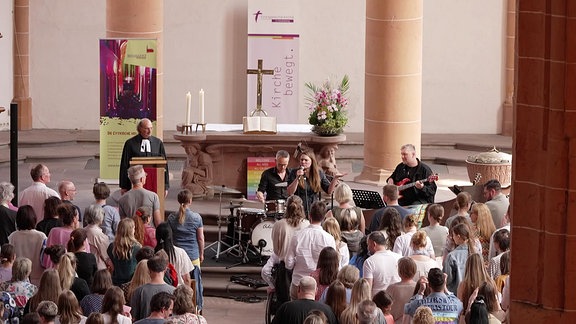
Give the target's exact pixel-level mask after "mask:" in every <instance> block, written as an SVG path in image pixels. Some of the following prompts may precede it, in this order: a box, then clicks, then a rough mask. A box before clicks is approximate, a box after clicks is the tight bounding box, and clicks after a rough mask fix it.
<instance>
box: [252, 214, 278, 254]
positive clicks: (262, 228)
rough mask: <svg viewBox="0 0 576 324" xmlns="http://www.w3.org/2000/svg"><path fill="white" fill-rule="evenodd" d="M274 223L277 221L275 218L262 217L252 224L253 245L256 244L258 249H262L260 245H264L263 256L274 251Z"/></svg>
mask: <svg viewBox="0 0 576 324" xmlns="http://www.w3.org/2000/svg"><path fill="white" fill-rule="evenodd" d="M274 223H276V220H274V219H266V220H263V219H262V220H260V222H258V223H256V224H254V226H252V236H251V240H252V245H254V246H255V247H256V248H257V249H258V251H260V247H262V255H263V256H271V255H272V253H273V252H274V245H273V243H272V228H273V227H274Z"/></svg>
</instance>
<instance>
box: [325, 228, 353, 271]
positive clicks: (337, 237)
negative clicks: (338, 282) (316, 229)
mask: <svg viewBox="0 0 576 324" xmlns="http://www.w3.org/2000/svg"><path fill="white" fill-rule="evenodd" d="M322 228H323V229H324V230H325V231H326V232H328V234H330V235H332V237H334V241H335V242H336V249H337V251H338V253H339V254H340V260H339V261H340V268H342V267H343V266H345V265H347V264H348V263H349V262H350V251H349V250H348V244H346V242H342V234H341V233H340V225H338V221H337V220H336V219H335V218H333V217H332V218H328V219H326V220H325V221H324V223H322Z"/></svg>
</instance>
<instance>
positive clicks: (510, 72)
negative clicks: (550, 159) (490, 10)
mask: <svg viewBox="0 0 576 324" xmlns="http://www.w3.org/2000/svg"><path fill="white" fill-rule="evenodd" d="M506 2H507V5H506V47H505V48H506V52H505V55H506V57H505V62H506V67H505V73H504V82H505V91H506V92H505V94H506V98H505V99H504V104H503V105H502V112H503V114H502V135H506V136H511V135H512V132H513V131H514V124H513V121H514V114H513V111H514V110H513V103H514V49H515V45H516V0H507V1H506Z"/></svg>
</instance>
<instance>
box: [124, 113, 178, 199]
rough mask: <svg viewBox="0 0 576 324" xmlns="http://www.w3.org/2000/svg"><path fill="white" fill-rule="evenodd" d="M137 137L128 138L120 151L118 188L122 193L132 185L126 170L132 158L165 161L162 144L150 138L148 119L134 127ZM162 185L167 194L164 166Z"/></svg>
mask: <svg viewBox="0 0 576 324" xmlns="http://www.w3.org/2000/svg"><path fill="white" fill-rule="evenodd" d="M136 129H137V130H138V135H136V136H134V137H132V138H129V139H128V140H127V141H126V143H124V149H122V159H121V160H120V174H119V178H120V188H121V189H122V193H125V192H126V191H128V190H130V188H131V187H132V183H131V182H130V179H128V168H129V167H130V160H132V158H134V157H147V156H161V157H163V158H164V159H166V151H165V150H164V143H162V141H161V140H160V139H159V138H157V137H154V136H152V129H153V126H152V122H151V121H150V119H148V118H143V119H142V120H141V121H140V122H139V123H138V126H137V127H136ZM164 185H165V188H166V192H168V188H169V182H168V165H166V169H165V173H164Z"/></svg>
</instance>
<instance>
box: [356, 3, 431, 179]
mask: <svg viewBox="0 0 576 324" xmlns="http://www.w3.org/2000/svg"><path fill="white" fill-rule="evenodd" d="M422 7H423V3H422V0H367V1H366V76H365V97H364V100H365V108H364V169H363V170H362V173H361V174H360V175H358V176H357V177H356V179H355V181H359V182H367V183H373V184H377V185H383V184H384V183H385V181H386V178H387V177H388V176H389V175H390V173H391V172H392V171H393V170H394V168H395V167H396V165H397V164H398V163H400V161H401V159H400V147H401V146H402V145H403V144H406V143H411V144H414V145H415V146H416V149H417V151H418V152H417V155H418V156H419V155H420V154H419V152H420V143H421V128H422V123H421V110H422Z"/></svg>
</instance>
